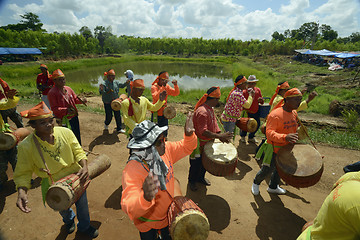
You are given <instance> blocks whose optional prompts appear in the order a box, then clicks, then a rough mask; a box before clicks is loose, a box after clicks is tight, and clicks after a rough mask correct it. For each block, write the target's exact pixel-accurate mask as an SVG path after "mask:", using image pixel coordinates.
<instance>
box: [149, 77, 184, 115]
mask: <svg viewBox="0 0 360 240" xmlns="http://www.w3.org/2000/svg"><path fill="white" fill-rule="evenodd" d="M164 90H165V91H166V93H167V95H166V98H165V104H164V105H163V106H162V107H161V108H160V109H159V110H158V111H157V114H158V116H162V115H163V112H164V108H165V107H166V103H167V98H168V96H169V95H170V96H177V95H179V93H180V89H179V86H178V85H177V84H176V85H174V88H172V87H170V86H169V84H166V86H165V87H160V86H159V85H158V84H157V83H155V84H154V85H152V86H151V95H152V98H153V103H156V102H157V101H158V100H159V98H160V93H161V92H162V91H164Z"/></svg>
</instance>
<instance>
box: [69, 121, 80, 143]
mask: <svg viewBox="0 0 360 240" xmlns="http://www.w3.org/2000/svg"><path fill="white" fill-rule="evenodd" d="M69 122H70V126H71V130H72V131H73V133H74V134H75V137H76V138H77V140H78V141H79V143H80V145H81V135H80V123H79V117H78V116H75V117H73V118H72V119H70V120H69Z"/></svg>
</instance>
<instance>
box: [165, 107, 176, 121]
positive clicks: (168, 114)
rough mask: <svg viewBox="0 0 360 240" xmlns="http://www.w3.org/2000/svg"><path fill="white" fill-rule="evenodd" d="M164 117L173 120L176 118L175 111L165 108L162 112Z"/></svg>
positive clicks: (172, 108)
mask: <svg viewBox="0 0 360 240" xmlns="http://www.w3.org/2000/svg"><path fill="white" fill-rule="evenodd" d="M163 114H164V117H165V118H167V119H173V118H174V117H175V116H176V109H175V108H174V107H172V106H166V107H165V108H164V111H163Z"/></svg>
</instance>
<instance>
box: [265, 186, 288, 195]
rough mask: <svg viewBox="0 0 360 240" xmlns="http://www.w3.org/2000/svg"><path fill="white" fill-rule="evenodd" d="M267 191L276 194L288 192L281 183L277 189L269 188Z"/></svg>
mask: <svg viewBox="0 0 360 240" xmlns="http://www.w3.org/2000/svg"><path fill="white" fill-rule="evenodd" d="M267 191H268V192H269V193H275V194H285V193H286V190H285V189H282V188H281V187H279V185H278V186H277V188H276V189H272V188H268V189H267Z"/></svg>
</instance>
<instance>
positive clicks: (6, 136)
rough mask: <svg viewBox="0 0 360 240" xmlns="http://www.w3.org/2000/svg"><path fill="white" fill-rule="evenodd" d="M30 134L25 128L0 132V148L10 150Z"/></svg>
mask: <svg viewBox="0 0 360 240" xmlns="http://www.w3.org/2000/svg"><path fill="white" fill-rule="evenodd" d="M29 134H30V131H29V130H28V129H26V128H18V129H16V130H15V131H14V132H0V150H10V149H12V148H13V147H15V146H16V144H18V143H19V142H20V141H22V140H23V139H24V138H25V137H27V136H28V135H29Z"/></svg>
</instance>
